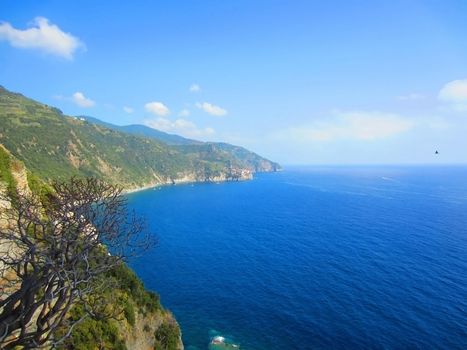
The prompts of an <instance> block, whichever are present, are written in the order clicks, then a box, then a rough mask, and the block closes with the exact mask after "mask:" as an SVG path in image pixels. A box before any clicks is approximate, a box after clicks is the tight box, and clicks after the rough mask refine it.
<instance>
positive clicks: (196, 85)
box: [189, 84, 201, 92]
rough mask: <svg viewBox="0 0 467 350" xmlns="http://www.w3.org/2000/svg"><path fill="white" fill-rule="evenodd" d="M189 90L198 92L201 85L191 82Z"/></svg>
mask: <svg viewBox="0 0 467 350" xmlns="http://www.w3.org/2000/svg"><path fill="white" fill-rule="evenodd" d="M189 90H190V92H200V91H201V87H200V86H199V85H198V84H191V86H190V88H189Z"/></svg>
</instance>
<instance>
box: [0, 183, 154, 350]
mask: <svg viewBox="0 0 467 350" xmlns="http://www.w3.org/2000/svg"><path fill="white" fill-rule="evenodd" d="M15 197H16V198H13V200H11V205H7V206H6V207H4V208H3V209H1V213H0V214H1V215H0V227H1V228H0V278H1V279H0V348H2V349H13V348H15V347H16V346H20V347H24V348H26V349H31V348H40V347H44V346H51V345H52V346H53V345H54V344H57V343H58V342H60V341H62V340H63V339H64V338H65V337H67V336H69V335H70V333H71V331H72V329H73V327H74V326H76V324H78V323H79V322H81V321H82V319H83V318H80V319H78V320H75V321H73V322H71V323H70V320H69V319H67V313H68V312H69V310H70V308H71V307H72V306H73V305H76V304H80V305H82V306H83V307H84V309H85V310H86V313H85V315H84V316H83V317H86V315H94V316H96V312H97V310H98V307H99V306H101V305H99V300H98V299H99V298H98V297H96V295H99V293H98V291H99V289H102V288H109V286H106V285H105V279H104V280H103V279H102V278H100V276H102V275H103V274H105V273H106V272H108V271H109V270H111V269H113V268H114V267H115V266H116V265H117V264H120V263H121V262H122V260H124V259H126V258H128V257H129V256H132V255H134V254H135V253H136V252H138V251H140V249H142V248H145V247H147V246H148V245H149V243H150V241H149V237H150V236H149V235H143V233H144V232H145V224H144V221H143V220H141V219H140V218H138V217H136V216H135V215H134V213H129V212H128V210H127V203H126V198H125V197H124V196H122V191H121V189H120V188H119V187H117V186H113V185H109V184H106V183H104V182H102V181H100V180H97V179H94V178H90V179H78V178H73V179H71V180H70V181H69V182H57V183H55V184H54V185H53V191H52V192H51V194H50V195H48V197H47V199H46V200H42V201H39V200H38V199H37V198H36V197H34V196H32V195H25V194H24V193H23V194H20V193H18V194H17V195H16V196H15ZM103 281H104V282H103ZM99 310H100V311H103V310H107V311H108V308H106V307H105V306H104V307H103V308H99ZM101 316H103V317H107V316H110V315H105V314H101ZM64 325H66V327H65V329H66V331H65V332H63V329H64ZM59 334H60V335H59ZM59 338H60V339H59Z"/></svg>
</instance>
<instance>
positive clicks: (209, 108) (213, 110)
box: [196, 102, 227, 117]
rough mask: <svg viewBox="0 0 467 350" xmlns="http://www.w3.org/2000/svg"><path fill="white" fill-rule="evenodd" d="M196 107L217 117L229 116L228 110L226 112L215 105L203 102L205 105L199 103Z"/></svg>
mask: <svg viewBox="0 0 467 350" xmlns="http://www.w3.org/2000/svg"><path fill="white" fill-rule="evenodd" d="M196 107H198V108H199V109H202V110H203V111H205V112H206V113H208V114H210V115H214V116H216V117H221V116H224V115H226V114H227V110H225V109H224V108H221V107H219V106H216V105H213V104H211V103H208V102H203V103H200V102H198V103H196Z"/></svg>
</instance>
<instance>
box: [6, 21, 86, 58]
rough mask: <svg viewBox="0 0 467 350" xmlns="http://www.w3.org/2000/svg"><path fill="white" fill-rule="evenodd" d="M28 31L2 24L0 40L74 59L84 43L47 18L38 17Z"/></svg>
mask: <svg viewBox="0 0 467 350" xmlns="http://www.w3.org/2000/svg"><path fill="white" fill-rule="evenodd" d="M32 25H33V26H32V27H31V28H28V29H24V30H21V29H16V28H13V27H12V25H11V24H10V23H8V22H2V23H0V40H6V41H8V42H9V43H10V44H11V46H14V47H19V48H24V49H39V50H42V51H44V52H46V53H49V54H53V55H57V56H61V57H64V58H67V59H72V58H73V54H74V53H75V51H76V50H77V49H78V48H80V47H83V48H84V45H83V43H82V42H81V41H80V40H79V39H78V38H76V37H74V36H73V35H71V34H70V33H65V32H64V31H62V30H61V29H60V28H59V27H58V26H56V25H55V24H51V23H50V22H49V20H48V19H47V18H44V17H36V18H35V19H34V21H33V23H32Z"/></svg>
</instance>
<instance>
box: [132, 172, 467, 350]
mask: <svg viewBox="0 0 467 350" xmlns="http://www.w3.org/2000/svg"><path fill="white" fill-rule="evenodd" d="M128 200H129V205H130V207H131V208H132V209H134V210H135V211H136V212H137V214H139V215H142V216H144V217H145V218H146V219H147V220H148V223H149V227H150V229H151V232H153V234H154V235H155V236H157V238H158V244H157V246H155V247H154V248H151V249H150V250H149V251H147V252H146V253H145V254H144V255H142V256H141V257H139V258H137V259H135V260H134V261H132V263H131V266H132V267H133V269H134V270H135V271H136V273H137V274H138V276H139V277H140V278H141V279H142V280H143V281H144V283H145V285H146V286H147V287H148V288H149V289H151V290H154V291H157V293H159V295H160V297H161V302H162V304H163V305H164V307H166V308H168V309H170V310H171V311H172V312H173V314H174V315H175V317H176V319H177V320H178V322H179V324H180V326H181V329H182V332H183V342H184V344H185V349H187V350H196V349H199V350H205V349H208V347H209V342H210V340H211V339H212V337H213V336H214V335H222V336H224V337H226V338H227V339H229V341H230V342H232V343H233V344H235V345H238V346H239V347H240V349H245V350H248V349H249V350H286V349H310V350H311V349H467V167H466V166H335V167H318V166H315V167H286V168H285V169H284V171H282V172H278V173H264V174H256V175H255V178H254V180H252V181H244V182H225V183H218V184H217V183H216V184H214V183H211V184H204V183H203V184H187V185H175V186H168V187H158V188H154V189H149V190H145V191H141V192H137V193H133V194H130V195H128Z"/></svg>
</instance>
